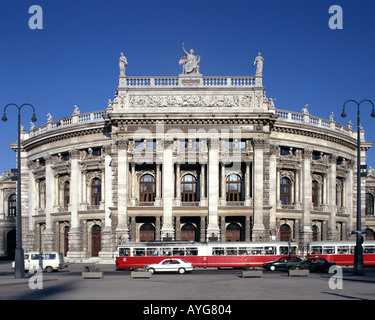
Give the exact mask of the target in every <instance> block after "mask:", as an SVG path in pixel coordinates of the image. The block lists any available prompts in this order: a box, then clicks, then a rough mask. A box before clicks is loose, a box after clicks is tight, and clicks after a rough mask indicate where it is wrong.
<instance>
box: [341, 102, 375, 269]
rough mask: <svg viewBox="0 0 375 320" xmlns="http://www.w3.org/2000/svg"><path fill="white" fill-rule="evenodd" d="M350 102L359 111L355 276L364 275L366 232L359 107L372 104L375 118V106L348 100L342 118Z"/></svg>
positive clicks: (372, 114)
mask: <svg viewBox="0 0 375 320" xmlns="http://www.w3.org/2000/svg"><path fill="white" fill-rule="evenodd" d="M348 102H354V103H355V104H356V105H357V108H358V111H357V230H355V231H353V233H354V234H355V235H356V245H355V249H354V269H353V274H354V275H363V274H364V270H363V247H362V243H363V236H362V234H363V233H364V231H362V230H361V229H362V222H361V128H360V123H361V122H360V112H359V106H360V105H361V103H362V102H370V103H371V104H372V112H371V117H373V118H375V110H374V104H373V103H372V101H370V100H368V99H365V100H362V101H361V102H359V103H358V102H357V101H355V100H348V101H346V102H345V103H344V105H343V107H342V113H341V117H342V118H345V117H346V112H345V105H346V104H347V103H348Z"/></svg>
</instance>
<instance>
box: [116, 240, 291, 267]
mask: <svg viewBox="0 0 375 320" xmlns="http://www.w3.org/2000/svg"><path fill="white" fill-rule="evenodd" d="M297 253H298V246H297V244H296V243H291V242H209V243H198V242H171V243H166V242H163V243H157V242H148V243H146V242H142V243H126V244H121V245H120V246H119V247H118V251H117V256H116V269H128V268H133V267H139V268H141V267H143V266H144V265H148V264H152V263H158V262H160V261H161V260H163V259H165V258H168V257H170V258H181V259H183V260H185V261H187V262H190V263H192V264H193V267H243V266H244V265H246V264H247V265H253V266H255V265H263V263H265V262H269V261H273V260H275V259H277V258H278V257H280V256H285V255H289V254H291V255H297Z"/></svg>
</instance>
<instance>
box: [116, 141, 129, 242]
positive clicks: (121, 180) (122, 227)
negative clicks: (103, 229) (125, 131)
mask: <svg viewBox="0 0 375 320" xmlns="http://www.w3.org/2000/svg"><path fill="white" fill-rule="evenodd" d="M116 145H117V211H118V213H117V216H118V221H117V227H116V231H115V234H116V243H115V244H116V245H117V243H119V242H120V241H125V242H128V241H129V227H128V207H127V206H128V176H129V164H128V152H127V146H128V141H127V140H126V139H122V138H121V139H118V140H116Z"/></svg>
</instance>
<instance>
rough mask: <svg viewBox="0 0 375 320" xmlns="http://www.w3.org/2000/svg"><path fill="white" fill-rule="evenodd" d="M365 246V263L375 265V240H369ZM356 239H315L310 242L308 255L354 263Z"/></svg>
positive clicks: (338, 261)
mask: <svg viewBox="0 0 375 320" xmlns="http://www.w3.org/2000/svg"><path fill="white" fill-rule="evenodd" d="M362 246H363V265H365V266H370V265H375V241H374V240H367V241H364V243H363V244H362ZM354 248H355V241H313V242H310V243H309V249H308V255H307V257H308V258H310V257H321V258H324V259H326V260H327V261H329V262H336V264H337V265H342V266H351V265H353V264H354Z"/></svg>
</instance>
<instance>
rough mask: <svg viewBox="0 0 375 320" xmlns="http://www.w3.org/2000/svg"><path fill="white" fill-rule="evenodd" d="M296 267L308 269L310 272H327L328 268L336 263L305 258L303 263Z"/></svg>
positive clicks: (317, 258) (321, 259) (316, 258)
mask: <svg viewBox="0 0 375 320" xmlns="http://www.w3.org/2000/svg"><path fill="white" fill-rule="evenodd" d="M298 265H300V266H302V267H304V268H306V269H309V270H310V271H311V272H313V271H317V272H328V270H329V268H330V267H331V266H334V265H336V262H329V261H327V260H326V259H324V258H319V257H315V258H307V259H305V260H303V261H301V262H300V263H299V264H298Z"/></svg>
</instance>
